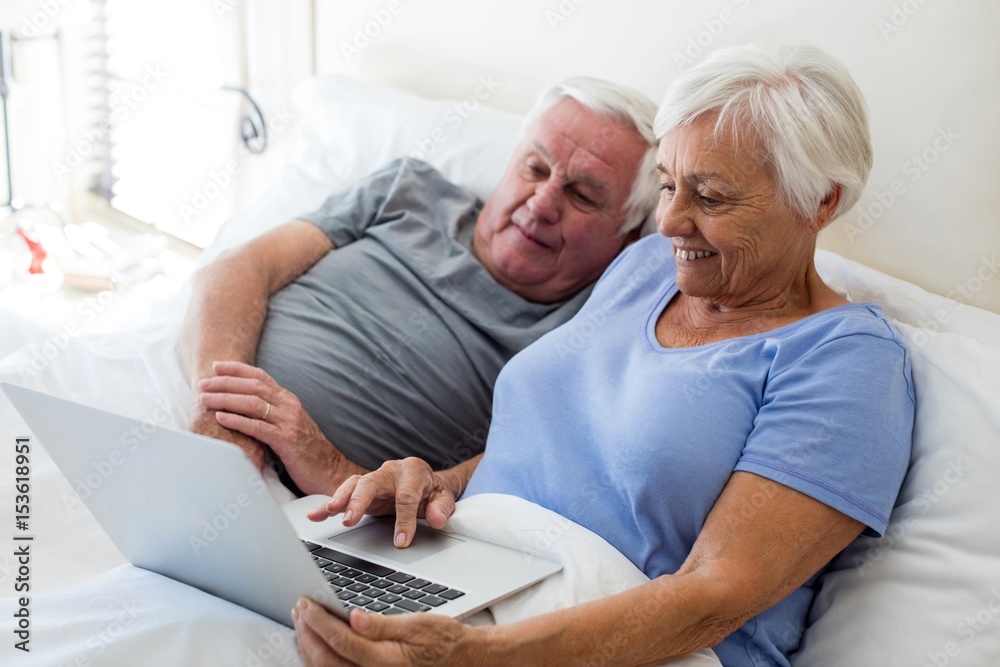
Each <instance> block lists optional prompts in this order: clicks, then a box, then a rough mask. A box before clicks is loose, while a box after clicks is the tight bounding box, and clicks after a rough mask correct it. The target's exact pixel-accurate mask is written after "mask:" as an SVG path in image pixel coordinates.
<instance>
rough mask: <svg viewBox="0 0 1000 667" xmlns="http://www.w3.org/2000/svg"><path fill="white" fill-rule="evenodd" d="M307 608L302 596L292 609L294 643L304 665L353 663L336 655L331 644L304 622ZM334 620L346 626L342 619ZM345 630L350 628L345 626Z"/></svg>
mask: <svg viewBox="0 0 1000 667" xmlns="http://www.w3.org/2000/svg"><path fill="white" fill-rule="evenodd" d="M307 608H308V603H306V602H305V598H303V599H302V600H300V601H299V603H298V604H297V605H295V609H293V610H292V621H293V623H294V625H295V643H296V645H297V646H298V648H299V655H300V656H302V661H303V662H304V663H305V664H306V667H328V666H331V665H352V664H354V663H352V662H349V661H348V660H346V659H344V658H343V657H341V656H339V655H337V654H336V652H335V651H334V650H333V648H332V646H331V645H330V644H329V643H328V642H327V641H325V639H324V637H323V636H321V635H320V634H319V633H318V632H317V631H316V630H315V629H314V628H313V626H312V625H310V624H309V623H307V622H306V616H307V612H306V609H307ZM334 620H337V621H338V622H340V623H341V625H344V627H345V628H346V627H347V626H346V625H345V624H344V623H343V621H339V619H334ZM347 631H348V632H350V631H351V630H350V629H349V628H347Z"/></svg>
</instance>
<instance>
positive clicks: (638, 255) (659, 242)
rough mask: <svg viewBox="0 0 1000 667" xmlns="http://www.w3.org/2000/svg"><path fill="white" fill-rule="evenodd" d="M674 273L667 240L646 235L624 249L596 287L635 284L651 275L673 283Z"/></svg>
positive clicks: (671, 249) (670, 247)
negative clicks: (611, 284) (604, 284)
mask: <svg viewBox="0 0 1000 667" xmlns="http://www.w3.org/2000/svg"><path fill="white" fill-rule="evenodd" d="M676 270H677V267H676V264H675V263H674V254H673V246H672V245H671V243H670V239H668V238H667V237H665V236H663V235H661V234H649V235H648V236H644V237H643V238H641V239H639V240H638V241H636V242H635V243H633V244H631V245H629V246H626V247H625V249H624V250H622V251H621V252H620V253H619V254H618V257H616V258H615V259H614V261H613V262H611V264H610V265H609V266H608V268H607V269H605V270H604V274H603V275H602V276H601V278H600V280H598V282H597V284H598V285H600V284H601V283H604V282H616V283H621V282H628V283H633V284H634V283H636V281H639V280H642V279H644V278H647V277H649V276H653V275H655V276H656V277H657V279H658V280H666V279H672V278H673V276H674V275H675V273H676Z"/></svg>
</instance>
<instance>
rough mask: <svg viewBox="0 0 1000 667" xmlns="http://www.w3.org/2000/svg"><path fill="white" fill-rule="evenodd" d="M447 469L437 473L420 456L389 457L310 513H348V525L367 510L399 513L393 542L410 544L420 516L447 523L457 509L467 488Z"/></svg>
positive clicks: (434, 522)
mask: <svg viewBox="0 0 1000 667" xmlns="http://www.w3.org/2000/svg"><path fill="white" fill-rule="evenodd" d="M449 482H451V480H450V479H449V478H448V477H447V476H446V473H435V472H433V471H432V470H431V467H430V465H429V464H428V463H427V462H426V461H424V460H422V459H418V458H413V457H411V458H408V459H402V460H399V461H386V462H385V463H383V464H382V467H380V468H379V469H378V470H376V471H374V472H370V473H368V474H367V475H354V476H353V477H351V478H349V479H348V480H347V481H346V482H344V483H343V484H341V485H340V488H339V489H337V490H336V492H334V494H333V497H332V498H330V500H329V501H328V502H327V503H326V504H324V505H320V506H319V507H317V508H316V509H314V510H313V511H312V512H310V513H309V518H310V519H312V520H313V521H323V520H324V519H327V518H329V517H331V516H334V515H336V514H340V513H341V512H343V513H344V525H345V526H353V525H355V524H356V523H357V522H358V521H360V520H361V517H363V516H364V515H365V514H366V513H367V514H374V515H378V516H384V515H388V514H395V515H396V530H395V538H394V539H393V544H395V545H396V546H397V547H406V546H409V544H410V542H411V541H412V540H413V535H414V534H415V533H416V531H417V517H422V518H426V519H427V523H428V524H430V525H431V527H433V528H441V527H442V526H444V524H445V522H446V521H447V520H448V517H450V516H451V514H452V512H454V511H455V499H456V498H457V497H458V496H459V495H460V494H461V492H462V490H463V489H464V488H465V486H464V484H463V485H461V488H457V487H456V486H455V484H454V482H451V483H449Z"/></svg>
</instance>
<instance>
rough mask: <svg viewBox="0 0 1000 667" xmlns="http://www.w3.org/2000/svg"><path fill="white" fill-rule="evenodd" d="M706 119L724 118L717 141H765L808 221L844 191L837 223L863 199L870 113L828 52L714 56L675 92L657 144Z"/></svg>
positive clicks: (764, 49) (745, 49)
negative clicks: (723, 137)
mask: <svg viewBox="0 0 1000 667" xmlns="http://www.w3.org/2000/svg"><path fill="white" fill-rule="evenodd" d="M706 113H712V114H717V115H718V119H717V121H716V124H715V131H716V133H718V132H720V131H723V130H727V129H728V130H729V131H730V132H732V136H733V138H734V139H735V140H737V142H738V141H739V140H740V139H742V140H744V141H746V140H748V139H753V138H757V139H759V140H760V141H761V144H762V145H763V147H764V150H765V151H766V152H767V160H768V161H769V163H770V166H771V168H772V169H773V170H774V172H773V173H774V175H775V178H776V179H777V181H778V187H779V188H780V190H781V193H782V195H783V196H784V200H785V202H786V204H787V205H788V206H789V207H791V208H792V209H793V210H794V211H796V212H798V213H799V214H800V215H802V216H804V217H806V218H807V219H812V218H813V217H814V216H815V215H816V212H817V210H818V208H819V205H820V203H821V202H822V201H823V200H824V199H825V198H826V197H827V196H828V195H829V194H830V193H831V192H832V191H833V189H834V187H835V186H837V185H839V186H840V189H841V191H840V201H839V202H838V204H837V208H836V210H835V211H834V212H833V215H832V216H831V217H830V219H831V220H832V219H833V218H835V217H837V216H838V215H840V214H842V213H844V212H845V211H847V210H848V209H849V208H851V206H853V205H854V203H855V202H856V201H857V200H858V198H859V197H860V196H861V191H862V190H863V189H864V186H865V182H866V181H867V180H868V172H869V171H870V170H871V166H872V147H871V139H870V136H869V130H868V111H867V109H866V107H865V101H864V98H863V97H862V95H861V91H860V90H859V89H858V87H857V84H855V83H854V80H853V79H852V78H851V75H850V74H849V73H848V72H847V69H846V68H845V67H844V66H843V65H842V64H841V63H840V62H839V61H838V60H836V59H834V58H833V57H832V56H830V55H828V54H826V53H824V52H823V51H821V50H819V49H817V48H815V47H811V46H780V47H776V48H775V47H771V46H768V45H764V44H762V45H754V44H751V45H746V46H736V47H731V48H726V49H720V50H718V51H716V52H714V53H713V54H711V55H710V56H709V57H708V58H706V59H705V60H704V61H703V62H701V63H700V64H698V65H696V66H694V67H692V68H691V69H690V70H688V71H687V72H685V73H683V74H682V75H681V76H680V77H679V78H678V79H677V80H675V81H674V82H673V84H672V85H671V86H670V88H669V89H668V90H667V94H666V96H665V97H664V99H663V103H662V104H661V105H660V108H659V110H658V111H657V113H656V120H655V122H654V124H653V127H654V128H655V131H656V136H657V138H660V137H662V136H663V135H664V134H666V133H668V132H670V131H672V130H674V129H677V128H678V127H680V126H682V125H686V124H689V123H691V122H692V121H694V120H695V119H697V118H699V117H701V116H702V115H703V114H706ZM737 145H738V143H737Z"/></svg>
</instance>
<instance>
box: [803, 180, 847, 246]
mask: <svg viewBox="0 0 1000 667" xmlns="http://www.w3.org/2000/svg"><path fill="white" fill-rule="evenodd" d="M840 192H841V188H840V184H839V183H837V184H834V186H833V188H832V189H831V190H830V192H828V193H827V195H826V197H824V198H823V201H821V202H820V203H819V208H818V209H817V210H816V216H815V217H814V218H813V219H812V221H810V223H809V230H810V231H811V232H812V233H813V234H819V232H820V230H821V229H823V228H824V227H826V223H828V222H830V218H832V217H833V214H834V212H836V210H837V205H838V204H839V203H840Z"/></svg>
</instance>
